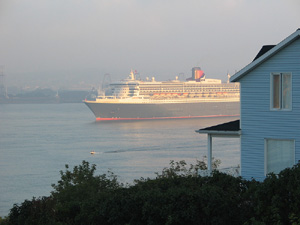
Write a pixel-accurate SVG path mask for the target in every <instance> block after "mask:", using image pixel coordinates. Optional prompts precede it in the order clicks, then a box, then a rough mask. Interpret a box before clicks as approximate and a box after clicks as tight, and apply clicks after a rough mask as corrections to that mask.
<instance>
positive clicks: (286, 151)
mask: <svg viewBox="0 0 300 225" xmlns="http://www.w3.org/2000/svg"><path fill="white" fill-rule="evenodd" d="M294 164H295V141H294V140H278V139H265V174H268V173H271V172H272V173H275V174H278V173H279V172H280V171H281V170H283V169H285V168H288V167H291V166H293V165H294Z"/></svg>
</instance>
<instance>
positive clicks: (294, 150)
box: [264, 138, 296, 176]
mask: <svg viewBox="0 0 300 225" xmlns="http://www.w3.org/2000/svg"><path fill="white" fill-rule="evenodd" d="M269 140H273V141H292V142H293V147H294V149H293V159H292V161H293V165H295V159H296V157H295V154H296V144H295V143H296V142H295V139H275V138H265V139H264V142H265V150H264V156H265V159H264V164H265V165H264V173H265V176H266V175H267V174H268V173H271V172H270V171H268V165H267V163H268V156H267V155H268V152H267V151H268V141H269ZM291 166H292V165H291ZM287 168H288V167H287ZM283 169H284V168H283ZM283 169H282V170H283Z"/></svg>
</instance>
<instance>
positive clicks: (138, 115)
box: [84, 67, 240, 121]
mask: <svg viewBox="0 0 300 225" xmlns="http://www.w3.org/2000/svg"><path fill="white" fill-rule="evenodd" d="M228 76H229V75H228ZM239 99H240V90H239V84H238V83H229V82H227V83H222V81H221V80H218V79H207V78H206V76H205V74H204V72H203V71H202V70H201V68H200V67H194V68H193V69H192V77H191V78H188V79H186V81H180V80H179V79H178V77H175V79H174V80H170V81H156V80H155V78H154V77H152V78H151V79H148V78H146V80H140V79H137V76H136V73H135V72H133V71H131V72H130V74H129V76H128V77H127V78H126V79H124V80H122V81H119V82H113V83H110V84H109V87H108V89H107V90H106V91H105V92H103V93H102V94H99V95H98V96H97V97H95V98H94V99H85V101H84V103H85V104H86V105H87V106H88V107H89V108H90V110H91V111H92V112H93V113H94V115H95V117H96V120H97V121H105V120H149V119H179V118H197V117H221V116H239V110H240V106H239Z"/></svg>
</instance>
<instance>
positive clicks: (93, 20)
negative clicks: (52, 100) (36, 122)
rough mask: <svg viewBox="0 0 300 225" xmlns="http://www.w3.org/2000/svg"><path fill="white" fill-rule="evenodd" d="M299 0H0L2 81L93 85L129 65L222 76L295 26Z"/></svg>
mask: <svg viewBox="0 0 300 225" xmlns="http://www.w3.org/2000/svg"><path fill="white" fill-rule="evenodd" d="M299 12H300V1H299V0H0V65H2V66H3V67H4V72H5V75H6V83H7V85H41V86H42V85H47V84H49V85H52V86H53V85H57V86H62V85H65V86H66V85H70V84H78V83H80V82H86V83H91V84H92V83H100V82H102V79H103V76H104V74H105V73H109V74H111V78H112V80H118V79H122V78H124V77H126V76H127V75H128V74H129V72H130V69H136V70H137V71H138V72H139V73H140V75H141V77H142V78H145V77H146V76H149V77H151V76H155V77H156V79H157V80H165V79H173V78H174V77H175V76H176V75H178V74H179V73H181V72H183V73H184V74H185V76H186V77H190V75H191V69H192V67H195V66H200V67H201V68H202V69H203V70H204V71H205V73H206V76H207V77H211V78H220V79H223V80H226V78H227V77H226V74H227V72H229V73H230V74H231V75H232V74H234V73H235V72H236V71H238V70H240V69H241V68H243V67H244V66H245V65H247V64H248V63H250V62H251V61H252V60H253V58H254V57H255V55H256V54H257V52H258V51H259V49H260V48H261V46H262V45H266V44H277V43H278V42H280V41H282V40H283V39H284V38H286V37H287V36H288V35H290V34H291V33H293V32H294V31H296V30H297V29H298V28H300V13H299Z"/></svg>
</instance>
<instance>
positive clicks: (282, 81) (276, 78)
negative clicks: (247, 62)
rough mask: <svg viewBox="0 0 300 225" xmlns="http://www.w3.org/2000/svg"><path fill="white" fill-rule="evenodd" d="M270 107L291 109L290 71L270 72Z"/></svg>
mask: <svg viewBox="0 0 300 225" xmlns="http://www.w3.org/2000/svg"><path fill="white" fill-rule="evenodd" d="M270 93H271V98H270V99H271V109H274V110H291V109H292V75H291V74H290V73H272V74H271V92H270Z"/></svg>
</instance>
